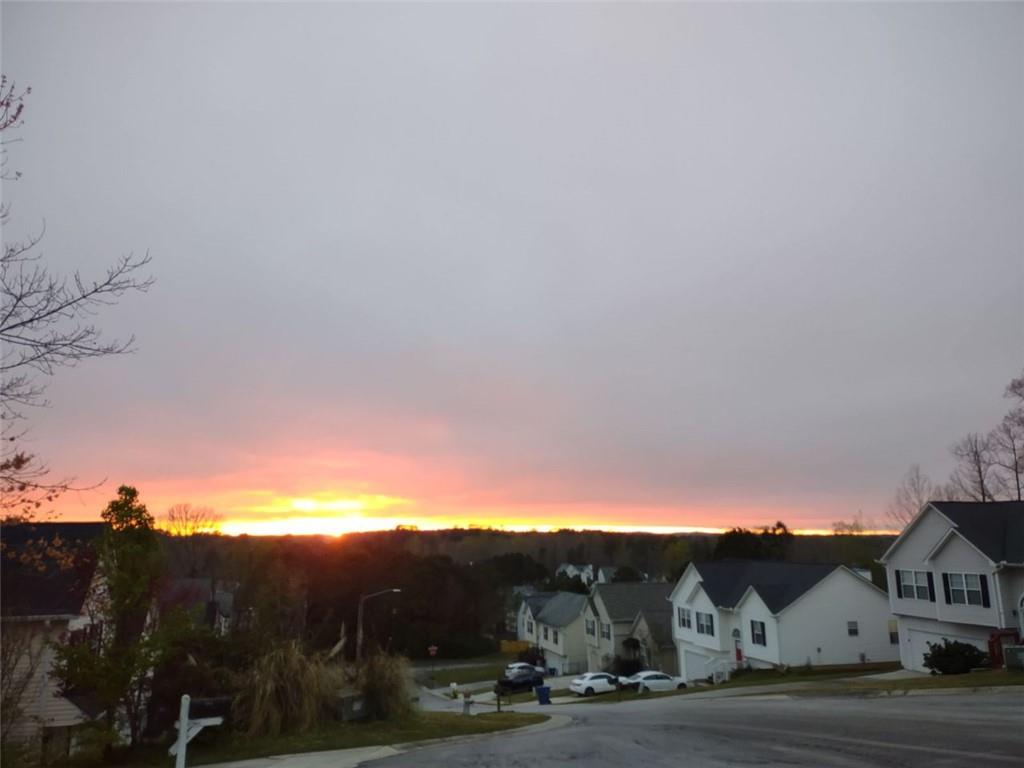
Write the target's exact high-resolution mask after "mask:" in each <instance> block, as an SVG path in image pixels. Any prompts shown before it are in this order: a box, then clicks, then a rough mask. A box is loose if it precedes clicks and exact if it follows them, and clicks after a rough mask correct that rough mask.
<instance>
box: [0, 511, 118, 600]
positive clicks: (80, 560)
mask: <svg viewBox="0 0 1024 768" xmlns="http://www.w3.org/2000/svg"><path fill="white" fill-rule="evenodd" d="M102 532H103V524H102V523H19V524H16V525H4V526H3V527H2V529H0V539H2V541H3V551H2V553H0V571H2V574H0V607H2V612H3V615H4V616H62V615H76V614H78V613H80V612H81V610H82V603H83V602H84V601H85V595H86V592H87V591H88V589H89V583H90V582H91V580H92V574H93V571H94V570H95V568H96V557H95V552H94V550H93V549H92V547H91V542H92V540H93V539H95V538H97V537H98V536H99V535H100V534H101V533H102ZM49 545H55V551H56V552H58V553H59V554H60V557H59V558H57V557H51V556H50V555H49V554H48V546H49Z"/></svg>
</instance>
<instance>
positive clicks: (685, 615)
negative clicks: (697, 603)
mask: <svg viewBox="0 0 1024 768" xmlns="http://www.w3.org/2000/svg"><path fill="white" fill-rule="evenodd" d="M677 616H678V618H679V626H680V627H682V628H683V629H690V628H692V627H693V621H692V619H691V617H690V609H689V608H678V609H677Z"/></svg>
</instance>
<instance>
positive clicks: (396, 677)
mask: <svg viewBox="0 0 1024 768" xmlns="http://www.w3.org/2000/svg"><path fill="white" fill-rule="evenodd" d="M359 688H360V690H361V691H362V692H363V696H365V697H366V708H367V711H368V712H369V713H370V716H371V717H373V718H375V719H377V720H399V719H402V718H406V717H408V716H409V715H410V714H412V711H413V706H412V700H411V698H410V692H409V662H408V660H407V659H406V658H405V657H404V656H394V655H391V654H386V653H375V654H373V655H371V656H369V657H368V658H367V659H366V661H365V662H363V665H362V666H361V667H360V669H359Z"/></svg>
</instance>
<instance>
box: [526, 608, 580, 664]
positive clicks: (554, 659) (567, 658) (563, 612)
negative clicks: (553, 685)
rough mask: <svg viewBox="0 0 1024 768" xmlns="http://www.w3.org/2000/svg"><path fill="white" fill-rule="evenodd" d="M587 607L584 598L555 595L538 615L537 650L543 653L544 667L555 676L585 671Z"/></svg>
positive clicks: (536, 628) (536, 629)
mask: <svg viewBox="0 0 1024 768" xmlns="http://www.w3.org/2000/svg"><path fill="white" fill-rule="evenodd" d="M586 604H587V596H586V595H580V594H577V593H575V592H556V593H555V595H554V596H552V597H551V599H549V600H548V601H547V603H545V605H544V607H543V608H542V609H541V610H540V612H539V613H538V614H537V622H536V625H535V631H536V633H537V635H538V637H537V647H538V648H540V649H541V650H542V651H543V652H544V660H545V666H547V668H548V669H553V670H555V674H557V675H571V674H575V673H577V672H582V671H584V670H585V669H586V668H587V652H586V647H585V645H584V642H583V609H584V607H585V606H586Z"/></svg>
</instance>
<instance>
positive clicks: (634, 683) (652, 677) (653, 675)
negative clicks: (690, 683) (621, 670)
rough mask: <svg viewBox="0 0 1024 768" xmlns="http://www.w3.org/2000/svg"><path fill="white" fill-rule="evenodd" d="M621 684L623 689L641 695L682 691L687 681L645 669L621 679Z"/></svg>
mask: <svg viewBox="0 0 1024 768" xmlns="http://www.w3.org/2000/svg"><path fill="white" fill-rule="evenodd" d="M619 684H620V685H621V686H622V687H623V688H634V689H636V690H637V691H639V692H640V693H643V692H644V691H676V690H679V691H681V690H682V689H683V688H685V687H686V681H685V680H683V678H681V677H672V676H671V675H666V674H665V673H664V672H658V671H657V670H654V669H645V670H643V671H642V672H637V673H636V674H635V675H630V676H629V677H620V678H619Z"/></svg>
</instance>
